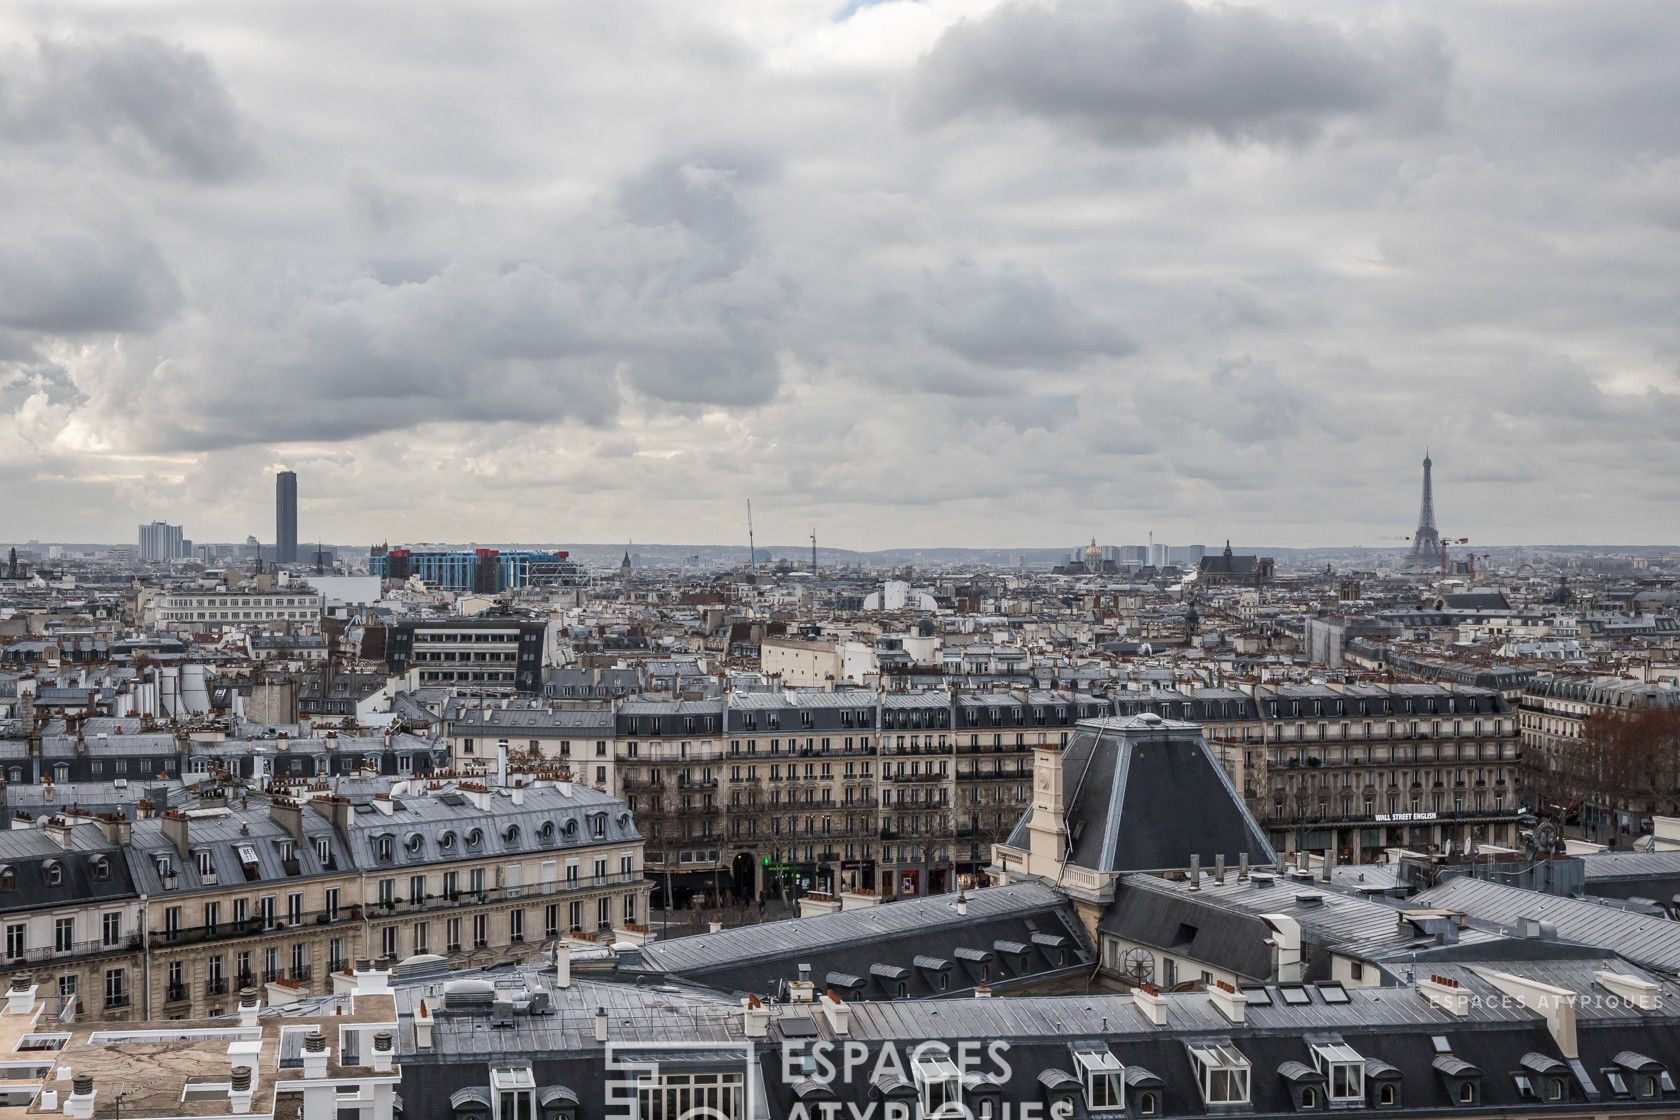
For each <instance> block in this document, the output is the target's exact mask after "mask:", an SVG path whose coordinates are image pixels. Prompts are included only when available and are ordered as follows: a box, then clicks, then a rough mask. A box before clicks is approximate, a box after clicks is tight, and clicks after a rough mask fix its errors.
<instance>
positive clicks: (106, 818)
mask: <svg viewBox="0 0 1680 1120" xmlns="http://www.w3.org/2000/svg"><path fill="white" fill-rule="evenodd" d="M95 819H96V820H97V821H98V822H99V833H100V835H102V836H104V837H105V842H106V843H107V844H115V845H117V846H118V847H120V848H122V847H127V846H128V845H130V844H132V843H134V824H133V822H131V821H130V820H129V819H128V818H127V817H125V816H123V815H122V813H120V812H116V813H101V814H100V815H99V816H98V817H97V818H95Z"/></svg>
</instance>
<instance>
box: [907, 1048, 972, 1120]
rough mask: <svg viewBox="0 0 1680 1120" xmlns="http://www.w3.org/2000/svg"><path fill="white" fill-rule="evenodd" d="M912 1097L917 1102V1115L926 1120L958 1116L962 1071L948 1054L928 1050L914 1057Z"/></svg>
mask: <svg viewBox="0 0 1680 1120" xmlns="http://www.w3.org/2000/svg"><path fill="white" fill-rule="evenodd" d="M914 1072H915V1077H916V1095H917V1097H918V1098H919V1099H920V1101H921V1106H922V1109H921V1115H922V1116H923V1117H925V1118H926V1120H935V1118H937V1117H952V1118H955V1117H960V1116H963V1115H964V1109H963V1105H962V1072H961V1071H960V1070H958V1069H957V1067H956V1064H955V1063H954V1062H952V1061H951V1058H950V1055H948V1054H946V1053H943V1052H940V1051H932V1052H929V1053H924V1054H922V1055H921V1056H919V1057H918V1058H916V1064H915V1070H914Z"/></svg>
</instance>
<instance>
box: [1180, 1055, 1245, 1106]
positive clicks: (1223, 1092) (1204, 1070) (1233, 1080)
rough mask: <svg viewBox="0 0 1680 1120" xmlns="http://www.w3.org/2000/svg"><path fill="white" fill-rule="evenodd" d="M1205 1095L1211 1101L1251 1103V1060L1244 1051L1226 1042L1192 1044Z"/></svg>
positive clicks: (1192, 1056)
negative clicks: (1249, 1093) (1249, 1090)
mask: <svg viewBox="0 0 1680 1120" xmlns="http://www.w3.org/2000/svg"><path fill="white" fill-rule="evenodd" d="M1190 1058H1191V1060H1192V1061H1194V1062H1195V1064H1196V1073H1197V1078H1198V1080H1199V1082H1200V1086H1201V1090H1202V1099H1203V1100H1204V1101H1205V1102H1206V1103H1208V1104H1247V1103H1248V1083H1249V1064H1248V1059H1247V1058H1245V1057H1243V1056H1242V1053H1241V1051H1239V1050H1237V1049H1236V1048H1235V1047H1233V1046H1230V1045H1228V1044H1226V1043H1223V1042H1214V1043H1205V1044H1202V1045H1197V1046H1192V1047H1190Z"/></svg>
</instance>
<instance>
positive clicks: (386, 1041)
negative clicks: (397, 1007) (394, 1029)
mask: <svg viewBox="0 0 1680 1120" xmlns="http://www.w3.org/2000/svg"><path fill="white" fill-rule="evenodd" d="M396 1050H397V1043H396V1039H395V1038H394V1037H393V1036H392V1034H391V1032H390V1031H379V1032H377V1033H375V1034H374V1036H373V1072H375V1073H390V1072H391V1059H392V1058H393V1057H395V1056H396Z"/></svg>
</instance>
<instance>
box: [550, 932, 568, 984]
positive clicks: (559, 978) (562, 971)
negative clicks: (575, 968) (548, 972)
mask: <svg viewBox="0 0 1680 1120" xmlns="http://www.w3.org/2000/svg"><path fill="white" fill-rule="evenodd" d="M554 986H555V987H556V988H569V987H571V986H572V947H571V946H570V945H567V944H564V943H562V942H556V943H555V946H554Z"/></svg>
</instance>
